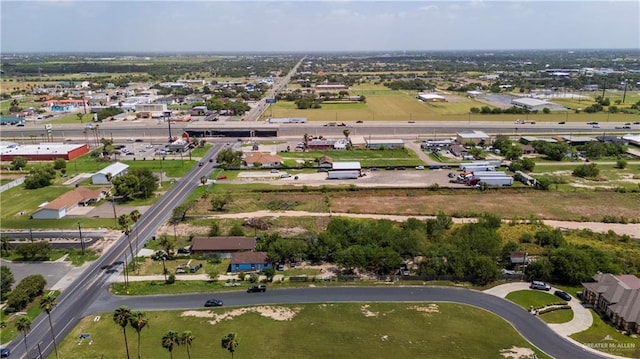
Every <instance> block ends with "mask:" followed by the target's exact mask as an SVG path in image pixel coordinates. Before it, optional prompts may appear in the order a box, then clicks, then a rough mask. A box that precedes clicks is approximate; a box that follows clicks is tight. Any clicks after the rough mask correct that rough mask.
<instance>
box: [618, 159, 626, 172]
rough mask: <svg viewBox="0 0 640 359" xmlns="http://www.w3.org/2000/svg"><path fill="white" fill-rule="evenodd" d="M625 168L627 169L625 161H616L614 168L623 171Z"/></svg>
mask: <svg viewBox="0 0 640 359" xmlns="http://www.w3.org/2000/svg"><path fill="white" fill-rule="evenodd" d="M626 167H627V161H625V160H623V159H619V160H617V161H616V168H618V169H621V170H623V169H625V168H626Z"/></svg>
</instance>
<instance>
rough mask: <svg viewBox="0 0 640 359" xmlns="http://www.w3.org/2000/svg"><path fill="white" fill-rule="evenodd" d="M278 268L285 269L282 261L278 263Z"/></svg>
mask: <svg viewBox="0 0 640 359" xmlns="http://www.w3.org/2000/svg"><path fill="white" fill-rule="evenodd" d="M278 270H280V271H282V270H284V264H282V263H280V264H278Z"/></svg>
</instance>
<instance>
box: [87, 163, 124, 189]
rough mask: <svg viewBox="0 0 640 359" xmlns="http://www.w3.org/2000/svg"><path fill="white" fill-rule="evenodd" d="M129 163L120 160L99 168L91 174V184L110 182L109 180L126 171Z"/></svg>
mask: <svg viewBox="0 0 640 359" xmlns="http://www.w3.org/2000/svg"><path fill="white" fill-rule="evenodd" d="M128 169H129V165H127V164H124V163H122V162H116V163H112V164H110V165H109V166H107V167H105V168H103V169H101V170H100V171H98V172H96V173H94V174H93V176H91V183H93V184H110V183H111V180H113V179H114V178H116V177H118V176H122V175H123V174H125V173H127V170H128Z"/></svg>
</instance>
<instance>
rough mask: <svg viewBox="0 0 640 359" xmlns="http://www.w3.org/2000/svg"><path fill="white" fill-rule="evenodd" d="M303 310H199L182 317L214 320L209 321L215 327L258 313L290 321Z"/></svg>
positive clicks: (190, 311)
mask: <svg viewBox="0 0 640 359" xmlns="http://www.w3.org/2000/svg"><path fill="white" fill-rule="evenodd" d="M300 310H301V308H297V307H296V308H289V307H278V306H258V307H248V308H239V309H234V310H232V311H229V312H225V313H221V314H218V313H214V312H211V311H197V310H188V311H185V312H182V314H181V315H180V316H182V317H189V316H190V317H199V318H212V320H210V321H209V323H210V324H211V325H215V324H217V323H220V322H221V321H223V320H232V319H233V318H235V317H238V316H241V315H243V314H246V313H258V314H260V315H261V316H263V317H265V318H270V319H273V320H278V321H289V320H292V319H293V318H295V316H296V315H297V314H298V313H299V312H300Z"/></svg>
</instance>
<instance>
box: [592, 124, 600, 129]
mask: <svg viewBox="0 0 640 359" xmlns="http://www.w3.org/2000/svg"><path fill="white" fill-rule="evenodd" d="M591 127H593V128H600V125H598V124H597V123H596V124H595V125H592V126H591Z"/></svg>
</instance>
